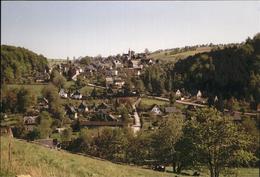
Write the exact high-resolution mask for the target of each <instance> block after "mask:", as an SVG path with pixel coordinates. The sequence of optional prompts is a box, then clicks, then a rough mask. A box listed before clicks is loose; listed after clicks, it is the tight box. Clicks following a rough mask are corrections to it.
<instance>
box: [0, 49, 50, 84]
mask: <svg viewBox="0 0 260 177" xmlns="http://www.w3.org/2000/svg"><path fill="white" fill-rule="evenodd" d="M47 69H48V61H47V58H45V57H44V56H43V55H38V54H36V53H34V52H32V51H30V50H28V49H25V48H22V47H15V46H9V45H1V70H2V71H3V73H1V81H2V82H5V83H26V82H29V81H30V80H34V79H35V77H36V76H37V75H39V74H41V73H44V71H45V70H47Z"/></svg>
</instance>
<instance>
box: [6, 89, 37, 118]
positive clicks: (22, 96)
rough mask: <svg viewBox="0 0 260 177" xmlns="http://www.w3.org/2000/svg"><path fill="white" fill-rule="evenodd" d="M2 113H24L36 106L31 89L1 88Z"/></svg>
mask: <svg viewBox="0 0 260 177" xmlns="http://www.w3.org/2000/svg"><path fill="white" fill-rule="evenodd" d="M1 93H2V98H1V103H2V111H3V112H9V111H10V112H12V113H24V112H26V111H27V110H28V109H30V107H31V106H34V105H35V104H36V96H35V94H34V92H33V91H32V90H31V89H28V88H24V87H21V88H12V89H7V87H5V86H4V87H3V88H2V90H1Z"/></svg>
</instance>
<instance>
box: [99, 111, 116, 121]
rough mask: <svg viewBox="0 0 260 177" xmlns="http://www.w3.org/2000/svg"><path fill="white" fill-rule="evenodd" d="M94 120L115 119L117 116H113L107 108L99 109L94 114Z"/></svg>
mask: <svg viewBox="0 0 260 177" xmlns="http://www.w3.org/2000/svg"><path fill="white" fill-rule="evenodd" d="M95 120H100V121H117V118H116V117H115V116H113V115H112V114H111V113H110V112H109V110H108V109H107V110H105V109H99V110H98V111H97V112H96V115H95Z"/></svg>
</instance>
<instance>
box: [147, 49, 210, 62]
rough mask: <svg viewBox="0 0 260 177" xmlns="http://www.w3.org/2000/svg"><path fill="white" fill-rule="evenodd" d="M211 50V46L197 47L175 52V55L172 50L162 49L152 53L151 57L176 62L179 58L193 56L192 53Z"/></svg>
mask: <svg viewBox="0 0 260 177" xmlns="http://www.w3.org/2000/svg"><path fill="white" fill-rule="evenodd" d="M210 50H211V48H210V47H200V48H197V49H196V50H190V51H186V52H180V53H177V54H173V55H171V54H170V52H171V51H162V52H159V53H152V54H151V55H150V57H151V58H154V59H159V60H164V61H174V62H176V61H177V60H179V59H184V58H187V57H188V56H192V55H195V54H197V53H202V52H209V51H210ZM165 53H167V54H165Z"/></svg>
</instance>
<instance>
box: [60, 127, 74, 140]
mask: <svg viewBox="0 0 260 177" xmlns="http://www.w3.org/2000/svg"><path fill="white" fill-rule="evenodd" d="M71 138H72V129H71V128H70V127H69V128H66V129H65V130H64V131H62V133H61V140H62V141H71Z"/></svg>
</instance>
